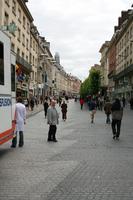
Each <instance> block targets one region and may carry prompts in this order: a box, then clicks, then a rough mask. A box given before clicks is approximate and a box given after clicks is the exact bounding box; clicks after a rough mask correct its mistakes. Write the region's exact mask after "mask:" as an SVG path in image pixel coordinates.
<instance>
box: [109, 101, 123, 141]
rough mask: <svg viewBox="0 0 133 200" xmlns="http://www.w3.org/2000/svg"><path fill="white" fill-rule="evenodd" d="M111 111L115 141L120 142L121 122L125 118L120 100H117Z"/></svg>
mask: <svg viewBox="0 0 133 200" xmlns="http://www.w3.org/2000/svg"><path fill="white" fill-rule="evenodd" d="M111 111H112V132H113V139H114V140H115V139H116V140H118V139H119V136H120V129H121V120H122V117H123V109H122V107H121V103H120V100H119V99H117V98H116V99H115V102H114V103H113V104H112V108H111Z"/></svg>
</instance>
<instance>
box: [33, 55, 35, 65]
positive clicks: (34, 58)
mask: <svg viewBox="0 0 133 200" xmlns="http://www.w3.org/2000/svg"><path fill="white" fill-rule="evenodd" d="M33 65H35V58H34V56H33Z"/></svg>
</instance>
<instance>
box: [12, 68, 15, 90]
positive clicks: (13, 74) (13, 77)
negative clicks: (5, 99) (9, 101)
mask: <svg viewBox="0 0 133 200" xmlns="http://www.w3.org/2000/svg"><path fill="white" fill-rule="evenodd" d="M11 90H12V92H15V65H11Z"/></svg>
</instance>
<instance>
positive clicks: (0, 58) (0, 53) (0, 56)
mask: <svg viewBox="0 0 133 200" xmlns="http://www.w3.org/2000/svg"><path fill="white" fill-rule="evenodd" d="M0 85H4V46H3V43H1V42H0Z"/></svg>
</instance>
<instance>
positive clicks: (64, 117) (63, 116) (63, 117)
mask: <svg viewBox="0 0 133 200" xmlns="http://www.w3.org/2000/svg"><path fill="white" fill-rule="evenodd" d="M62 119H64V120H66V112H62Z"/></svg>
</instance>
